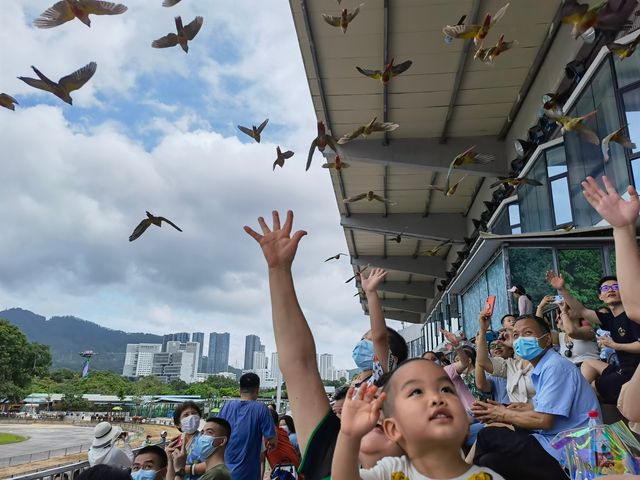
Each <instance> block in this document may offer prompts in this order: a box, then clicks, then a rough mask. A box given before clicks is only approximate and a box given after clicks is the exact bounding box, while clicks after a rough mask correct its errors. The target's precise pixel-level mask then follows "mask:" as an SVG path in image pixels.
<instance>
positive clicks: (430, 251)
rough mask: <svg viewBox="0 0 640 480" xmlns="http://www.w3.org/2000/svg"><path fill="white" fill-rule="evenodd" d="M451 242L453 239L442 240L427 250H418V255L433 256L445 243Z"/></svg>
mask: <svg viewBox="0 0 640 480" xmlns="http://www.w3.org/2000/svg"><path fill="white" fill-rule="evenodd" d="M452 244H453V240H445V241H444V242H441V243H439V244H437V245H435V246H433V247H431V248H429V249H427V250H424V251H422V252H420V255H426V256H427V257H435V256H436V255H438V253H440V250H442V249H443V248H444V247H446V246H447V245H452Z"/></svg>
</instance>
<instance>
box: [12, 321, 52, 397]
mask: <svg viewBox="0 0 640 480" xmlns="http://www.w3.org/2000/svg"><path fill="white" fill-rule="evenodd" d="M50 366H51V354H50V353H49V347H47V346H46V345H42V344H40V343H31V342H29V341H28V340H27V337H26V336H25V335H24V334H23V333H22V332H21V331H20V329H19V328H18V327H16V326H15V325H13V324H11V323H9V322H8V321H7V320H3V319H0V398H9V399H10V400H12V401H18V400H21V399H22V398H24V397H25V395H27V394H28V393H29V392H27V391H26V390H27V387H29V385H30V384H31V380H32V379H33V378H34V377H37V376H45V375H46V372H47V371H48V369H49V367H50Z"/></svg>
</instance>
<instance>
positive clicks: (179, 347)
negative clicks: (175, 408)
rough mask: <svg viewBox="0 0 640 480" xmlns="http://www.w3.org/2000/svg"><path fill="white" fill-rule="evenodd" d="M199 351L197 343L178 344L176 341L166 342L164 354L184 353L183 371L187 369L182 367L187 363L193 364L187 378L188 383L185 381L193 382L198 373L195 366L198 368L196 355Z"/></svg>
mask: <svg viewBox="0 0 640 480" xmlns="http://www.w3.org/2000/svg"><path fill="white" fill-rule="evenodd" d="M199 350H200V344H199V343H198V342H178V341H171V342H167V352H166V353H177V352H185V353H186V354H187V355H184V356H183V357H182V368H183V370H184V369H186V368H187V367H185V366H184V365H185V364H187V362H189V361H190V362H193V363H192V364H191V371H190V373H189V377H190V378H191V380H190V381H187V380H185V382H187V383H191V382H195V380H196V377H197V375H196V374H197V373H198V372H197V366H198V359H197V355H198V351H199ZM189 359H190V360H189ZM184 371H186V370H184ZM181 375H182V374H181ZM180 378H182V377H180ZM183 380H184V379H183Z"/></svg>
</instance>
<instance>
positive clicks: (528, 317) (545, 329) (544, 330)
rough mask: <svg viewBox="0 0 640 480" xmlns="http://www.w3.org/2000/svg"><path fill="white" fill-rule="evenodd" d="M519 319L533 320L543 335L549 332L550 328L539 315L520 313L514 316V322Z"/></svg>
mask: <svg viewBox="0 0 640 480" xmlns="http://www.w3.org/2000/svg"><path fill="white" fill-rule="evenodd" d="M520 320H533V321H534V322H536V323H537V324H538V326H539V327H540V329H541V330H542V333H543V335H544V334H547V333H551V328H550V327H549V325H548V324H547V322H545V321H544V319H542V318H540V317H537V316H535V315H532V314H527V315H520V316H519V317H518V318H516V323H518V322H519V321H520Z"/></svg>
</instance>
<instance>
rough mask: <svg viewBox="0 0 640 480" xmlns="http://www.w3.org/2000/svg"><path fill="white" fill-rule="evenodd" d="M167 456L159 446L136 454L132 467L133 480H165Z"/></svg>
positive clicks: (146, 448)
mask: <svg viewBox="0 0 640 480" xmlns="http://www.w3.org/2000/svg"><path fill="white" fill-rule="evenodd" d="M166 474H167V454H166V453H165V452H164V450H163V449H161V448H160V447H158V446H157V445H149V446H146V447H143V448H141V449H140V450H138V453H136V457H135V458H134V459H133V466H132V467H131V478H132V480H165V478H166Z"/></svg>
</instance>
